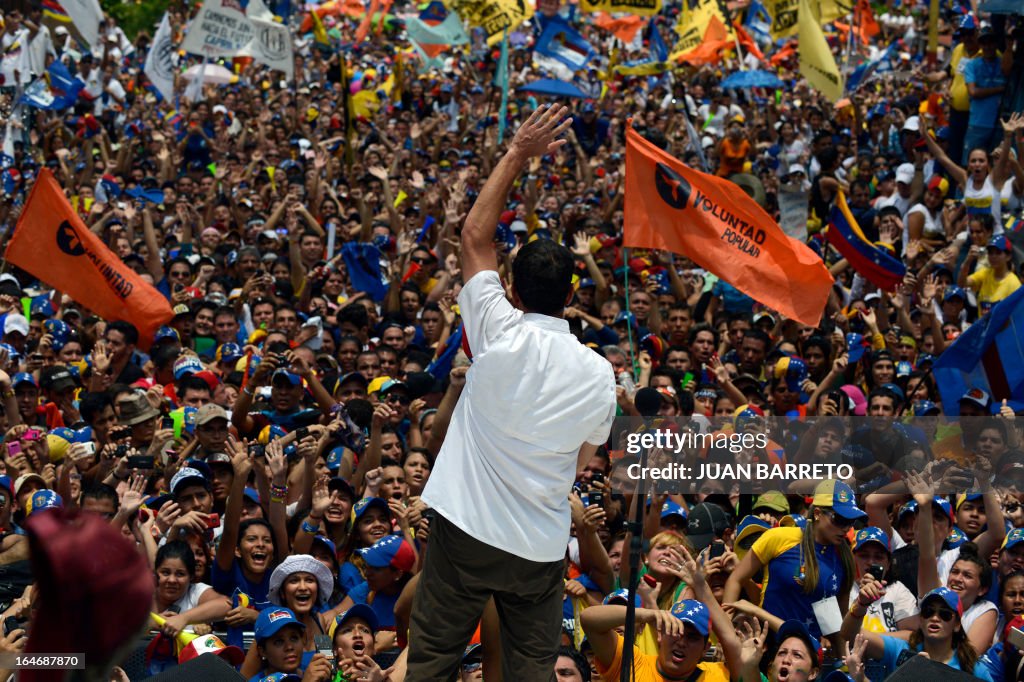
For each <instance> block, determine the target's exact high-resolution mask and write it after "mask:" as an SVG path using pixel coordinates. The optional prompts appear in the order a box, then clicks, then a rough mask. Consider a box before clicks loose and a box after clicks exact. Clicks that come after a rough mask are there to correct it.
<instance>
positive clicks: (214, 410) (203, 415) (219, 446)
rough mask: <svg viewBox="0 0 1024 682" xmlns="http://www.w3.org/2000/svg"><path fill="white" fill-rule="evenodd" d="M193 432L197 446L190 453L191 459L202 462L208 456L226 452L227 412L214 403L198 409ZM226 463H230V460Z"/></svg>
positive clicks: (227, 433) (228, 433) (227, 434)
mask: <svg viewBox="0 0 1024 682" xmlns="http://www.w3.org/2000/svg"><path fill="white" fill-rule="evenodd" d="M195 432H196V440H197V442H198V446H197V447H196V449H195V450H194V451H193V453H192V458H193V459H198V460H204V459H206V458H207V457H209V456H210V455H213V454H218V453H225V452H227V449H226V446H227V442H228V436H229V435H230V432H229V430H228V413H227V410H225V409H224V408H223V407H221V406H220V405H215V404H214V403H207V404H206V405H203V406H202V407H200V408H199V411H198V412H196V428H195ZM228 463H229V464H230V463H231V459H230V458H228Z"/></svg>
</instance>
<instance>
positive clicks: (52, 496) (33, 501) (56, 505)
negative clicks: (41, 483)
mask: <svg viewBox="0 0 1024 682" xmlns="http://www.w3.org/2000/svg"><path fill="white" fill-rule="evenodd" d="M63 507H64V500H63V499H61V496H60V495H58V494H57V493H55V492H54V491H52V490H37V491H35V492H34V493H32V496H31V497H30V498H28V502H26V503H25V515H26V516H32V515H33V514H35V513H37V512H41V511H45V510H47V509H62V508H63Z"/></svg>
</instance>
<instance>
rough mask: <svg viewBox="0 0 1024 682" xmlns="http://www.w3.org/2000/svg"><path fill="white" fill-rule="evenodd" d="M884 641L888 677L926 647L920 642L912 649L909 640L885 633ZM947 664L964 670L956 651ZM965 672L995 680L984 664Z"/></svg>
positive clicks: (884, 656) (982, 678) (884, 661)
mask: <svg viewBox="0 0 1024 682" xmlns="http://www.w3.org/2000/svg"><path fill="white" fill-rule="evenodd" d="M882 642H883V643H884V644H885V652H884V653H883V654H882V663H884V664H885V671H886V672H885V674H886V677H888V676H889V675H891V674H893V672H894V671H895V670H896V668H898V667H900V666H901V665H903V664H904V663H906V662H907V661H909V660H910V659H911V658H913V657H914V656H916V655H917V654H919V653H921V651H922V650H923V648H924V647H923V646H922V645H920V644H918V645H917V648H916V649H911V648H910V643H909V642H907V641H905V640H902V639H898V638H896V637H887V636H885V635H883V636H882ZM946 665H948V666H949V667H950V668H954V669H956V670H963V668H961V667H960V659H959V658H957V655H956V651H954V652H953V658H952V659H950V660H949V661H948V662H947V663H946ZM963 672H968V673H970V674H972V675H974V676H975V677H976V678H978V679H979V680H987V681H988V682H993V680H992V676H991V675H990V674H989V671H988V670H987V669H986V668H985V667H984V666H980V665H976V666H974V670H973V671H968V670H963Z"/></svg>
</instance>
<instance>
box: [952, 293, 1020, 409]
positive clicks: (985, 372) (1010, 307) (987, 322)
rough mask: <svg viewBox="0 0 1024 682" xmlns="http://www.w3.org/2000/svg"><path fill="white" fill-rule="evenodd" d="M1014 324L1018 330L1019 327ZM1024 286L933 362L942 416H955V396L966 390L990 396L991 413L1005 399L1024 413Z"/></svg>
mask: <svg viewBox="0 0 1024 682" xmlns="http://www.w3.org/2000/svg"><path fill="white" fill-rule="evenodd" d="M1018 325H1019V326H1018ZM1022 339H1024V287H1021V288H1019V289H1017V291H1015V292H1013V293H1012V294H1010V295H1009V296H1008V297H1006V298H1004V299H1003V300H1002V301H999V302H998V303H996V304H995V305H994V306H993V307H992V310H990V311H989V313H988V314H987V315H985V316H984V317H982V318H981V319H980V320H978V321H977V322H975V323H974V324H972V325H971V326H970V328H969V329H968V330H967V331H965V332H964V333H963V334H961V335H960V336H959V337H957V339H956V341H954V342H953V344H952V345H951V346H949V347H948V348H947V349H946V350H945V351H944V352H943V353H942V355H940V356H939V357H938V359H937V360H936V361H935V365H934V370H933V372H934V374H935V382H936V383H937V384H938V386H939V392H940V393H941V394H942V409H943V411H944V412H945V413H946V414H947V415H958V414H959V413H960V398H961V397H963V395H964V394H965V393H967V391H969V390H971V389H978V388H980V389H982V390H983V391H986V392H987V393H988V394H989V395H990V396H992V410H993V411H998V409H999V405H1000V404H1001V403H1002V401H1003V400H1004V399H1005V400H1007V401H1008V404H1009V405H1010V407H1012V408H1013V409H1014V410H1021V409H1024V342H1022Z"/></svg>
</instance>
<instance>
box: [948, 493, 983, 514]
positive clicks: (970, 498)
mask: <svg viewBox="0 0 1024 682" xmlns="http://www.w3.org/2000/svg"><path fill="white" fill-rule="evenodd" d="M980 499H981V493H972V494H965V493H960V494H959V495H957V496H956V507H954V509H956V511H960V505H962V504H963V503H964V502H977V501H978V500H980Z"/></svg>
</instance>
